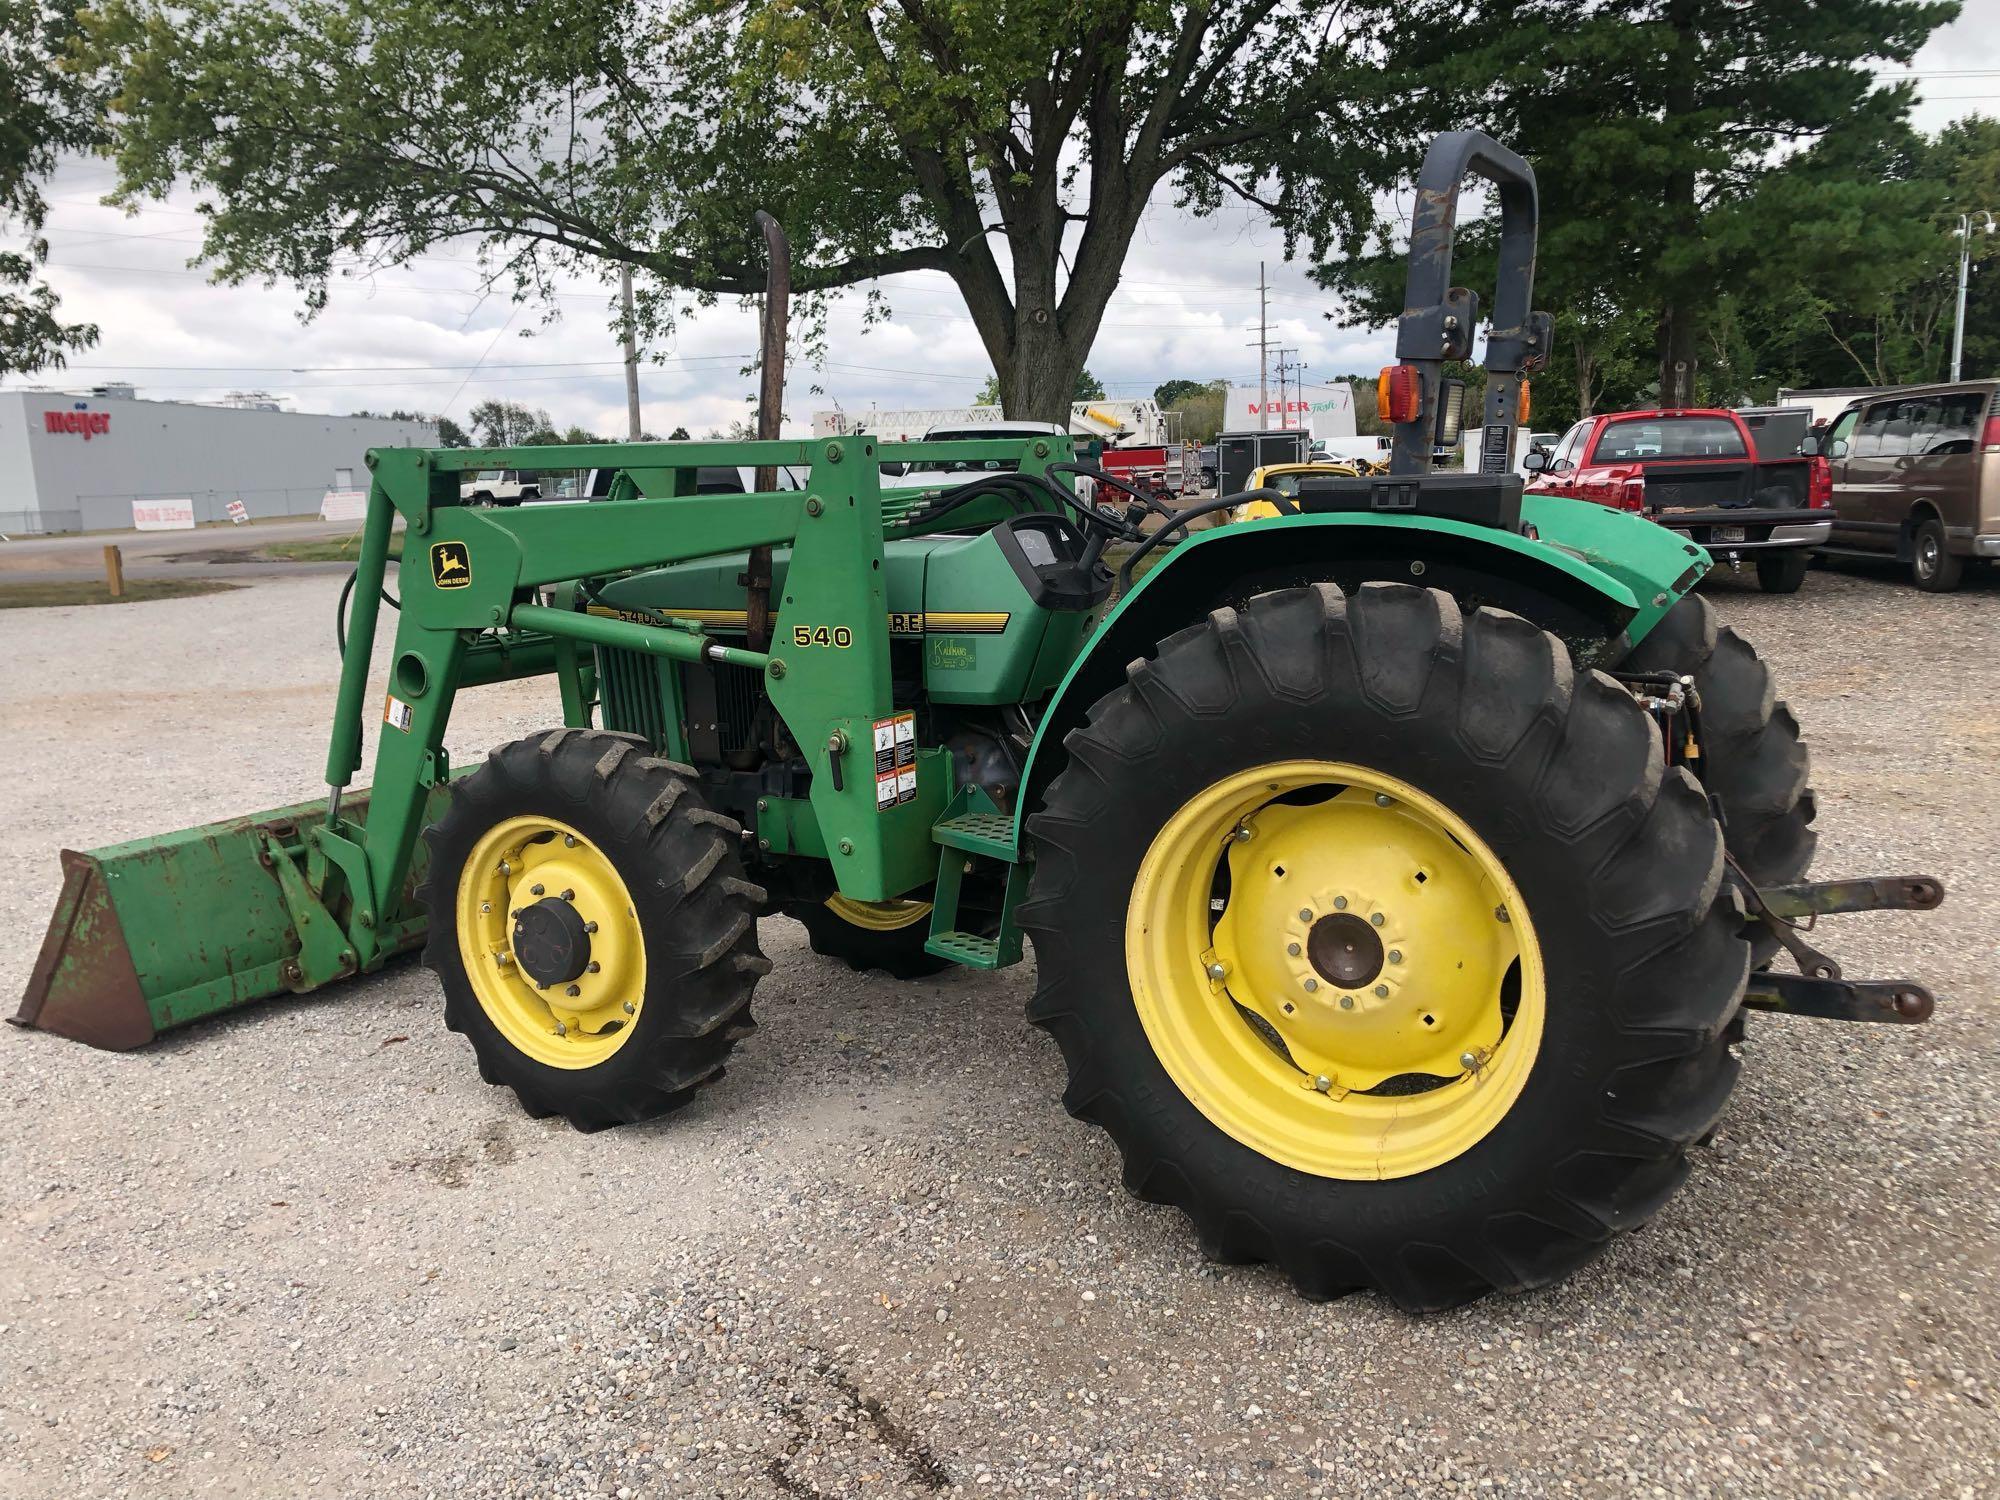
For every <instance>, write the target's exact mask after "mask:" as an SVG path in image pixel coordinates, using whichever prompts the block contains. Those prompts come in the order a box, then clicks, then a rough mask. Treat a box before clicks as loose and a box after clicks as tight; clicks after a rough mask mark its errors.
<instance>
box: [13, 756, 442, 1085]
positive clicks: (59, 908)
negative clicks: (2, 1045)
mask: <svg viewBox="0 0 2000 1500" xmlns="http://www.w3.org/2000/svg"><path fill="white" fill-rule="evenodd" d="M442 796H443V791H442V789H441V788H439V789H436V790H434V791H433V792H432V798H433V805H432V807H431V808H430V809H429V812H430V814H431V816H436V815H437V814H438V813H439V812H440V811H442V808H441V807H440V806H439V805H438V799H440V798H441V797H442ZM366 810H367V796H366V794H365V793H363V794H360V795H356V796H350V797H349V798H348V799H347V801H346V802H345V803H343V805H342V807H341V815H342V818H343V820H344V821H347V822H363V821H365V817H366ZM325 819H326V808H325V805H324V804H323V803H301V804H299V805H298V806H296V807H281V808H277V809H274V810H273V811H271V812H266V813H257V814H254V815H252V816H250V817H245V818H229V819H225V820H224V821H222V822H220V823H209V824H206V825H204V826H202V827H199V828H188V829H183V830H181V831H180V832H178V833H170V834H165V835H162V836H160V837H157V838H148V839H135V840H133V841H132V842H131V843H128V844H113V845H111V846H110V847H109V848H104V849H93V850H91V851H89V852H88V853H83V854H79V853H77V852H76V851H75V850H73V849H65V850H63V851H62V865H63V887H62V895H61V896H60V897H58V898H57V901H56V910H55V915H54V917H52V918H51V919H50V922H49V930H48V934H47V935H46V936H45V937H44V938H43V939H42V950H41V953H40V955H39V956H38V957H37V958H36V960H35V966H34V969H33V970H32V971H31V972H30V973H29V976H28V989H27V993H26V994H25V995H24V996H23V997H22V1000H21V1009H20V1012H19V1014H17V1015H15V1016H13V1017H12V1018H11V1019H12V1021H13V1022H14V1024H15V1025H17V1026H34V1027H39V1028H41V1029H42V1030H44V1031H53V1032H56V1033H58V1034H59V1035H62V1036H67V1037H74V1038H75V1039H76V1040H78V1041H80V1042H88V1043H89V1044H90V1045H91V1046H93V1047H106V1048H111V1049H114V1050H117V1051H124V1050H128V1049H130V1048H133V1047H140V1046H144V1045H145V1044H146V1043H147V1042H150V1041H151V1040H152V1039H153V1038H154V1037H155V1036H156V1035H157V1034H158V1033H160V1032H162V1031H165V1030H167V1029H168V1028H169V1027H172V1026H181V1025H185V1024H186V1023H187V1022H189V1021H196V1020H200V1019H201V1018H202V1017H204V1016H211V1015H215V1014H217V1013H218V1012H221V1011H225V1010H230V1009H233V1008H235V1007H236V1006H239V1005H247V1004H249V1003H250V1002H251V1001H253V1000H262V999H265V998H267V997H269V996H272V995H279V994H284V993H287V992H291V993H303V992H305V991H307V990H310V989H314V988H317V987H319V986H320V984H323V983H324V982H325V980H324V979H323V978H322V979H318V980H315V979H314V978H313V977H312V976H313V975H314V974H316V973H317V974H321V975H324V974H325V973H326V972H327V966H326V964H324V963H311V962H302V961H301V954H302V951H303V950H306V949H307V948H308V947H310V949H311V950H312V952H311V954H309V955H308V958H310V957H312V956H315V955H317V956H324V955H327V954H332V955H335V956H336V957H335V962H336V963H338V964H339V965H340V970H339V972H338V973H337V974H336V977H346V976H347V975H351V974H353V973H355V972H356V971H357V969H358V967H359V966H358V965H357V964H356V963H355V962H354V956H353V953H352V951H351V950H348V949H347V947H346V936H345V933H344V931H343V930H342V927H341V923H342V922H343V921H344V919H345V914H346V912H347V909H348V902H347V899H346V897H345V895H344V894H339V895H335V896H334V898H333V899H332V900H331V901H330V903H329V904H328V905H326V906H322V905H321V904H320V901H319V898H318V896H317V895H316V894H315V890H314V888H313V885H312V884H311V883H310V881H309V872H310V870H311V867H312V865H313V863H314V862H313V861H312V860H310V859H309V858H308V855H307V850H308V848H309V845H310V837H309V836H310V833H311V831H312V830H313V829H314V828H317V827H318V826H320V825H321V824H322V823H324V821H325ZM423 857H424V848H423V844H422V842H421V841H419V842H418V846H417V854H416V858H415V860H414V861H413V862H412V869H411V873H410V881H409V885H408V886H406V887H405V890H404V896H403V901H402V903H401V909H400V910H399V911H397V912H396V913H394V918H395V920H393V921H392V922H390V923H388V924H385V926H384V928H383V929H382V937H383V945H382V946H383V952H384V954H388V953H395V952H400V951H402V950H404V949H407V948H410V947H414V946H415V945H416V944H417V943H418V942H419V941H421V940H422V937H423V922H422V917H421V913H420V911H419V910H418V909H417V908H416V906H415V903H414V902H413V900H412V899H411V897H410V894H409V892H410V890H412V889H414V887H415V884H416V882H418V881H419V880H421V879H422V876H423V863H424V858H423ZM319 880H320V889H321V890H328V891H332V890H337V888H338V886H339V884H340V882H339V881H338V880H337V879H335V880H332V881H331V882H328V881H327V880H326V877H325V875H324V873H323V872H322V873H321V875H320V877H319ZM343 960H344V962H343Z"/></svg>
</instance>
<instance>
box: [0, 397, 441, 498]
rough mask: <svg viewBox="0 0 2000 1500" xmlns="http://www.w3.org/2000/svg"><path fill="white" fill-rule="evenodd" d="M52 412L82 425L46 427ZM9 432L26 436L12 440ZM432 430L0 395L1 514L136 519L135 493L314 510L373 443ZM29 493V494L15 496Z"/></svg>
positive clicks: (298, 415)
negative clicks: (24, 498) (11, 442)
mask: <svg viewBox="0 0 2000 1500" xmlns="http://www.w3.org/2000/svg"><path fill="white" fill-rule="evenodd" d="M51 412H53V413H56V414H57V416H58V426H59V427H67V428H72V429H76V430H62V431H50V430H49V427H48V420H47V414H48V413H51ZM90 429H96V430H90ZM10 431H14V432H18V433H19V434H20V439H21V441H20V443H19V444H17V445H16V446H13V447H10V446H9V438H8V434H9V432H10ZM437 440H438V437H437V428H436V427H435V426H434V425H432V424H430V423H426V422H392V421H386V420H383V419H381V418H375V417H336V416H322V415H314V414H308V413H303V412H273V411H250V410H243V409H238V408H234V407H222V406H195V405H191V404H189V403H185V402H179V401H147V400H144V399H137V400H132V399H124V398H120V397H102V396H88V397H86V396H76V395H70V394H66V393H63V392H55V391H10V392H7V393H5V394H0V513H4V512H8V511H12V510H17V509H18V510H29V509H33V510H38V511H39V512H40V517H39V519H40V523H41V524H40V525H39V526H23V527H22V529H23V530H31V529H32V530H45V531H77V530H83V531H93V530H98V529H101V528H110V527H122V526H130V525H131V524H132V502H133V501H134V500H162V499H188V500H192V501H193V502H194V509H195V519H196V520H197V521H222V520H226V519H228V513H227V506H228V504H229V502H230V501H231V500H239V499H240V500H241V501H243V503H244V505H245V506H246V507H247V508H248V510H249V512H250V514H251V515H252V516H281V515H314V514H317V513H318V510H319V504H320V497H321V496H322V495H323V494H325V492H326V491H327V490H329V489H336V488H343V487H353V488H358V489H365V488H366V487H367V484H368V470H367V467H366V464H365V462H364V460H365V457H366V454H367V452H368V450H369V449H370V448H397V447H435V446H437ZM23 447H24V448H25V454H23V452H22V451H21V449H22V448H23ZM24 457H25V460H26V463H25V465H24V464H23V458H24ZM23 467H26V468H27V469H28V470H29V474H28V475H27V476H26V477H25V478H24V476H23V475H22V473H21V472H20V471H21V469H22V468H23ZM343 471H345V476H344V477H345V479H346V481H347V483H346V484H345V485H343V484H341V483H340V482H339V481H341V480H342V479H343ZM23 494H27V495H31V496H32V498H31V499H29V500H27V501H26V502H25V503H17V502H16V501H14V500H12V499H10V498H9V497H12V496H17V495H23ZM4 529H5V528H4V527H0V530H4Z"/></svg>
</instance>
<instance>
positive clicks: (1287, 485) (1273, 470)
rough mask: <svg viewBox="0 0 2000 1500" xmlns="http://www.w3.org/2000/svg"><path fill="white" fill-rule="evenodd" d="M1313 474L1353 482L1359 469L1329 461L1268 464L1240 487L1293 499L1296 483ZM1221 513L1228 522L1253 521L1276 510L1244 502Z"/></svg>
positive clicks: (1263, 502) (1265, 503)
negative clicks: (1268, 491)
mask: <svg viewBox="0 0 2000 1500" xmlns="http://www.w3.org/2000/svg"><path fill="white" fill-rule="evenodd" d="M1314 474H1326V475H1331V476H1333V477H1335V478H1339V479H1355V478H1358V477H1359V476H1360V474H1361V466H1360V465H1359V464H1355V463H1345V462H1341V461H1339V460H1334V459H1329V460H1327V461H1325V462H1323V463H1303V464H1272V465H1271V466H1270V467H1268V468H1263V469H1255V470H1253V471H1252V472H1251V474H1250V482H1249V483H1248V484H1246V485H1244V486H1243V488H1244V489H1246V490H1261V489H1273V490H1276V491H1277V492H1278V493H1279V494H1281V495H1286V496H1289V497H1292V498H1297V496H1298V493H1299V481H1300V480H1302V479H1306V478H1308V477H1310V476H1312V475H1314ZM1225 514H1226V515H1227V516H1228V517H1229V519H1230V520H1232V521H1254V520H1257V519H1258V518H1259V517H1261V516H1275V515H1277V514H1278V507H1277V506H1275V505H1273V504H1272V503H1271V502H1270V501H1268V500H1247V501H1245V502H1244V503H1243V504H1241V505H1232V506H1231V507H1230V508H1229V509H1228V510H1227V511H1226V512H1225Z"/></svg>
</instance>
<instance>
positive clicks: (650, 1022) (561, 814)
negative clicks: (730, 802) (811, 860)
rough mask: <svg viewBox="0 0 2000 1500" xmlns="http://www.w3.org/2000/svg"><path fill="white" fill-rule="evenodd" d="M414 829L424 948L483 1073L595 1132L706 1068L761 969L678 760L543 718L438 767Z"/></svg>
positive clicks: (753, 896) (743, 900) (737, 877)
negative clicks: (475, 762) (436, 810)
mask: <svg viewBox="0 0 2000 1500" xmlns="http://www.w3.org/2000/svg"><path fill="white" fill-rule="evenodd" d="M424 837H425V839H426V841H427V842H428V844H429V846H430V874H429V877H428V880H427V882H426V884H425V886H424V889H423V890H422V891H421V892H420V895H421V897H422V899H423V901H424V904H425V907H426V909H427V911H428V913H429V918H430V935H429V941H428V943H427V944H426V946H425V949H424V962H425V963H426V964H428V965H429V966H430V967H431V968H432V969H434V970H436V971H437V975H438V979H439V981H440V982H441V983H442V985H443V987H444V996H445V1011H444V1021H445V1025H446V1026H448V1027H449V1028H450V1029H451V1030H453V1031H457V1032H461V1033H463V1034H464V1035H465V1037H466V1039H467V1040H468V1041H470V1042H471V1043H472V1049H473V1052H474V1053H475V1054H476V1055H477V1057H478V1059H479V1072H480V1076H481V1077H483V1078H484V1079H485V1080H486V1081H487V1082H488V1083H491V1084H504V1085H506V1086H507V1087H509V1088H511V1089H513V1091H514V1093H515V1095H516V1096H517V1097H518V1098H519V1099H520V1101H521V1105H522V1107H523V1108H524V1109H526V1110H527V1112H528V1113H529V1114H531V1115H534V1116H537V1117H541V1116H546V1115H561V1116H563V1117H564V1118H565V1119H567V1120H568V1121H569V1122H570V1124H572V1125H574V1126H575V1127H576V1128H577V1129H579V1130H602V1129H604V1128H605V1127H606V1126H610V1125H619V1124H629V1123H632V1122H635V1121H639V1120H649V1119H652V1118H654V1117H656V1116H659V1115H664V1114H667V1113H669V1112H670V1111H672V1110H675V1109H679V1108H680V1107H681V1106H682V1105H684V1104H686V1103H688V1102H689V1101H690V1100H691V1099H693V1097H694V1095H695V1091H696V1090H697V1089H699V1088H700V1087H701V1086H702V1085H703V1084H706V1083H709V1082H712V1081H713V1080H715V1079H717V1078H719V1077H721V1075H722V1070H723V1063H724V1060H725V1059H726V1058H727V1057H728V1055H729V1051H730V1049H731V1048H732V1047H733V1046H734V1045H735V1043H736V1041H737V1039H738V1038H739V1037H741V1036H743V1035H745V1034H747V1033H748V1032H749V1031H750V1030H751V1029H752V1022H751V1019H750V996H751V991H752V989H753V988H754V986H755V985H756V983H757V980H758V978H759V977H760V976H762V975H764V974H766V973H768V972H769V971H770V968H771V965H770V963H769V961H768V960H766V959H765V958H764V956H763V955H762V954H761V953H760V952H759V951H758V947H757V923H756V912H757V910H758V908H759V907H760V906H761V905H762V904H763V902H764V900H765V895H764V892H763V890H762V889H761V888H760V887H758V886H756V885H753V884H751V883H750V882H749V881H748V880H745V879H744V878H743V866H742V861H741V858H740V856H739V855H738V853H737V843H738V839H739V837H740V830H739V828H738V826H737V825H736V823H735V822H733V821H732V820H731V819H729V818H726V817H724V816H723V815H722V814H720V813H717V812H714V811H712V810H710V809H709V808H708V807H707V805H706V804H705V803H704V802H703V801H702V799H701V796H700V794H699V792H697V791H696V789H695V785H694V780H693V773H692V772H691V771H689V770H688V768H686V767H684V766H677V765H675V764H674V763H672V762H670V761H665V760H659V759H656V758H654V757H652V756H650V755H648V754H647V753H646V751H645V747H644V744H643V742H641V741H639V740H638V739H637V738H636V737H635V736H629V735H620V734H610V733H605V732H602V731H594V730H580V729H552V730H545V731H543V732H541V733H538V734H532V735H529V736H528V737H527V738H526V739H522V740H516V741H514V742H513V743H512V744H509V745H505V746H503V747H501V748H500V749H498V750H495V751H494V752H493V753H492V754H491V755H489V756H488V757H487V759H486V763H485V764H484V765H483V766H481V767H480V768H479V769H478V770H476V771H474V772H472V773H471V774H470V775H469V776H466V777H463V778H462V779H460V780H458V781H455V782H453V783H452V785H451V802H450V806H449V807H448V808H447V810H446V812H445V815H444V816H443V817H442V818H440V819H439V820H438V821H437V823H436V824H434V825H433V826H432V827H431V828H430V829H428V830H426V832H425V835H424Z"/></svg>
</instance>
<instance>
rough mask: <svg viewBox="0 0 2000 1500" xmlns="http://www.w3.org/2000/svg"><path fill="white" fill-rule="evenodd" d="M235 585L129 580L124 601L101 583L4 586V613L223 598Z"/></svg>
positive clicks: (0, 605)
mask: <svg viewBox="0 0 2000 1500" xmlns="http://www.w3.org/2000/svg"><path fill="white" fill-rule="evenodd" d="M235 587H237V585H235V584H233V583H210V582H209V581H208V580H206V579H195V578H128V579H127V580H126V581H125V593H124V596H123V597H122V598H118V599H114V598H112V597H111V592H110V590H108V589H107V588H106V587H105V586H104V584H103V583H102V582H101V581H96V580H93V581H92V582H89V583H0V609H50V608H54V607H55V606H57V605H64V604H134V603H139V602H141V601H144V600H149V599H192V598H193V597H194V596H195V595H197V594H221V593H226V592H227V591H229V590H230V589H233V588H235Z"/></svg>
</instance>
